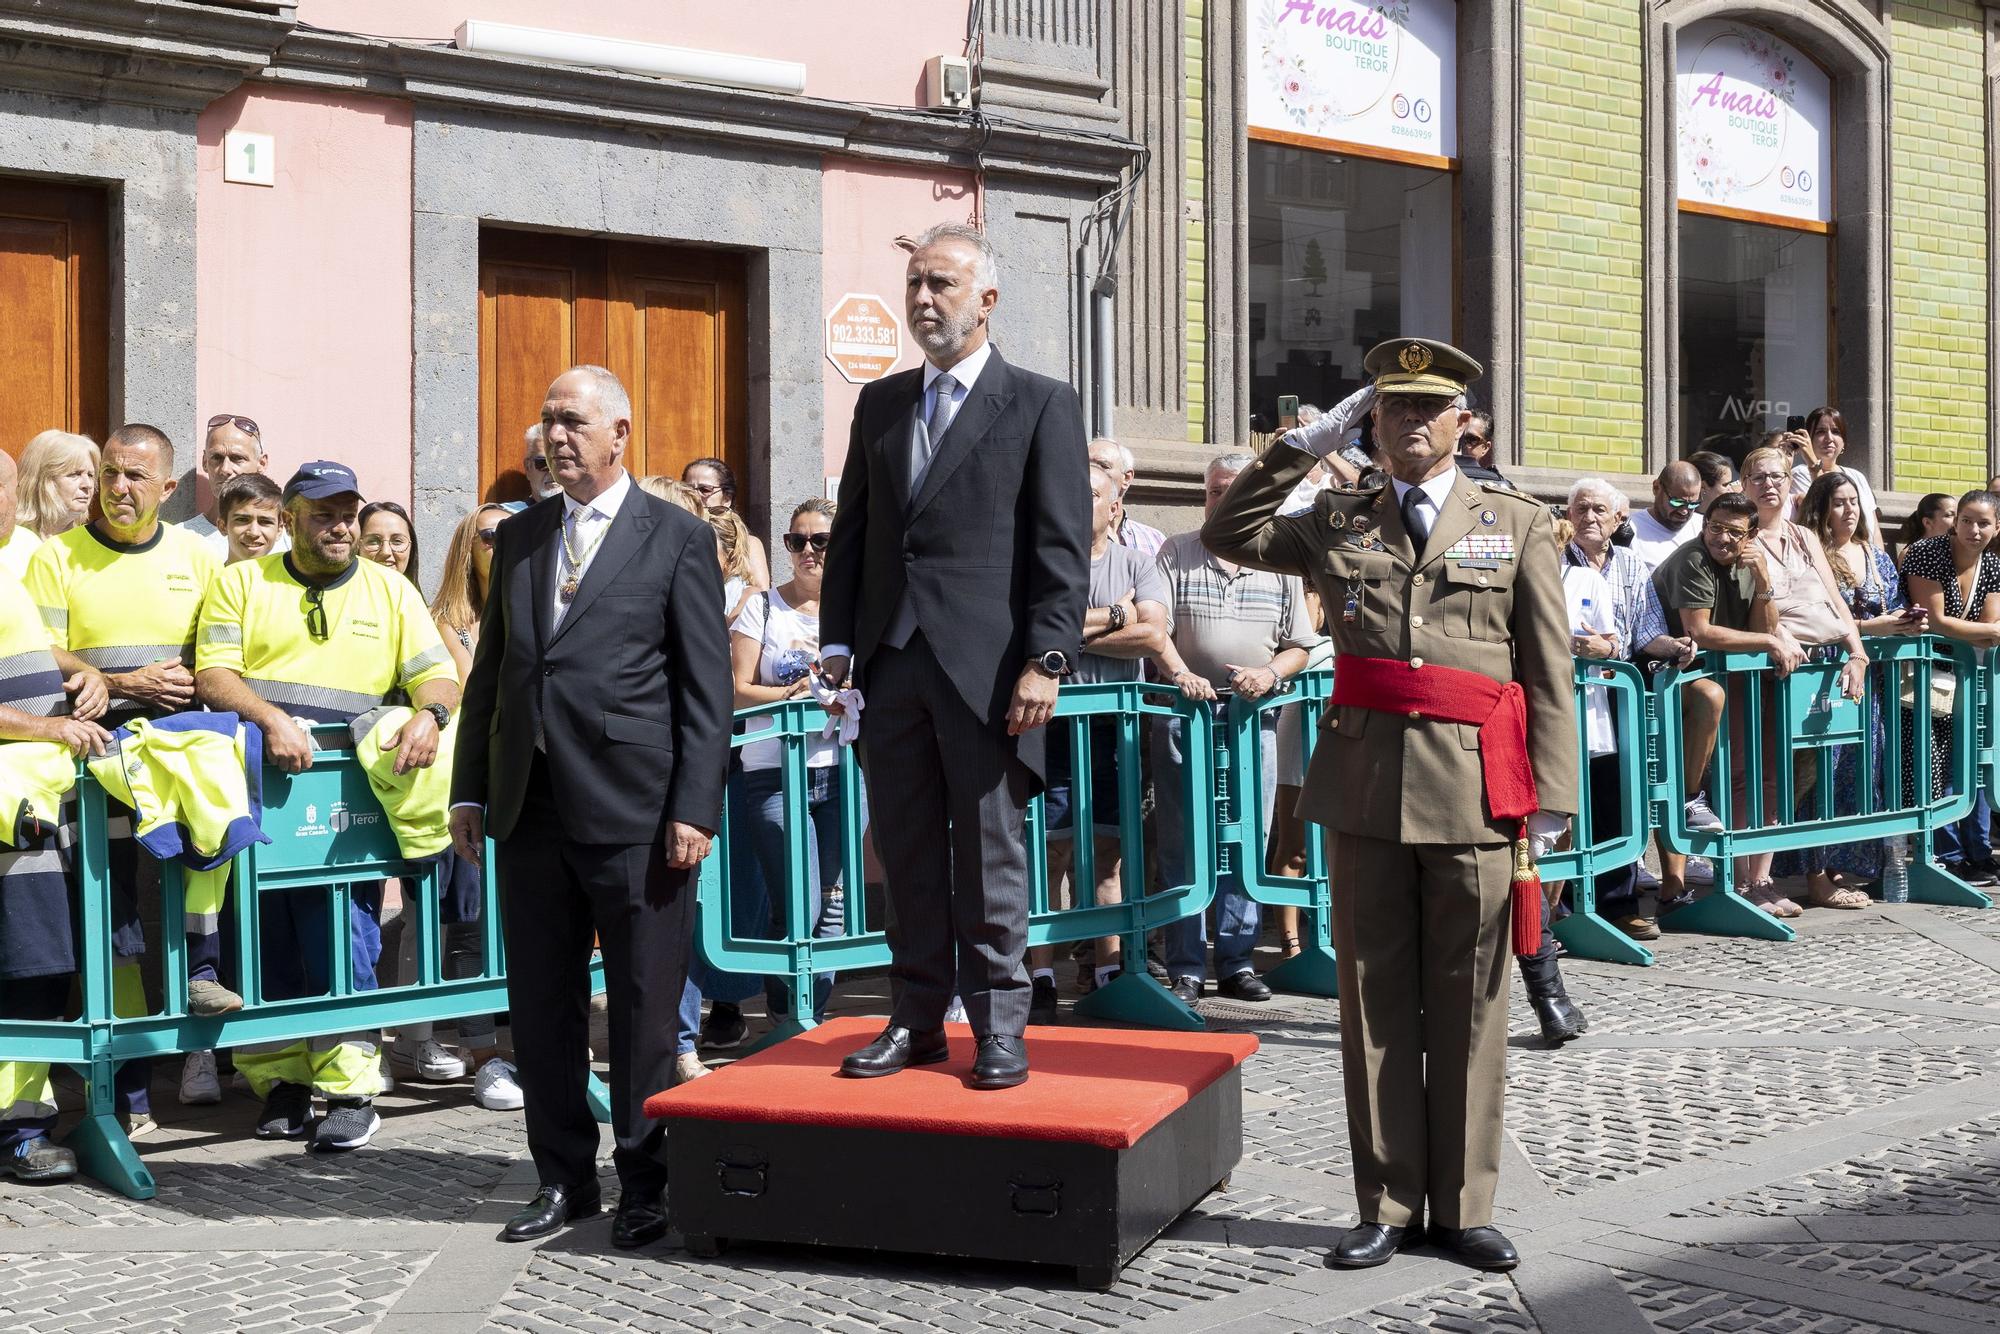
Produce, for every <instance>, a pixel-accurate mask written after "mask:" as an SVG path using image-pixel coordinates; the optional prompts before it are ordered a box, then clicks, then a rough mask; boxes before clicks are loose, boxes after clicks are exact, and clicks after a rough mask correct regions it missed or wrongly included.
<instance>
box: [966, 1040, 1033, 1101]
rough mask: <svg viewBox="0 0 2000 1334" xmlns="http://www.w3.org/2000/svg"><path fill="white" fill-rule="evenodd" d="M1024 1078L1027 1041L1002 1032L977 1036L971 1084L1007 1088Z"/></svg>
mask: <svg viewBox="0 0 2000 1334" xmlns="http://www.w3.org/2000/svg"><path fill="white" fill-rule="evenodd" d="M1027 1078H1028V1044H1027V1043H1026V1042H1024V1041H1022V1040H1021V1039H1020V1038H1014V1037H1008V1036H1006V1035H1005V1034H1003V1033H987V1034H985V1035H984V1036H982V1037H981V1038H980V1039H979V1055H978V1056H977V1057H976V1058H974V1060H973V1062H972V1087H974V1088H976V1089H1010V1088H1013V1087H1014V1086H1015V1085H1016V1084H1021V1083H1025V1082H1027Z"/></svg>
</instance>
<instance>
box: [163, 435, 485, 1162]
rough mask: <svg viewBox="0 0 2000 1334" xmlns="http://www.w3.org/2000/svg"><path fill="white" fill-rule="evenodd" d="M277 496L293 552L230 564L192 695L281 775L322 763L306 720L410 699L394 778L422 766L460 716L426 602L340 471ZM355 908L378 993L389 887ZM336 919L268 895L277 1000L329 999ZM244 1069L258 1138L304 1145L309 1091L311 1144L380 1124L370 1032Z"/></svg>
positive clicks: (367, 981)
mask: <svg viewBox="0 0 2000 1334" xmlns="http://www.w3.org/2000/svg"><path fill="white" fill-rule="evenodd" d="M283 499H284V506H285V529H286V532H287V533H288V534H289V535H290V537H291V542H292V548H291V550H290V551H288V552H285V553H283V554H280V555H270V556H265V557H262V558H261V559H258V560H246V561H239V562H237V563H236V564H234V565H231V566H229V567H228V568H227V569H225V570H224V571H223V572H222V573H221V574H220V575H219V576H218V577H217V578H216V581H215V586H214V589H213V590H212V591H211V593H210V594H209V598H208V602H207V605H206V606H204V607H203V609H202V615H201V632H200V644H199V647H198V649H197V652H196V655H195V689H196V693H197V695H198V696H199V698H200V699H201V702H202V703H204V704H206V705H208V706H209V707H210V708H212V709H225V710H228V711H229V712H231V713H235V714H238V715H240V716H242V717H244V718H248V719H249V720H250V721H251V722H254V723H256V724H257V726H258V727H260V728H261V729H263V733H264V755H265V757H266V759H267V760H268V761H269V762H270V763H272V764H275V765H276V766H277V767H278V768H280V769H282V770H284V771H285V772H287V773H297V772H299V771H300V770H302V769H305V768H308V767H309V766H310V765H311V764H312V758H313V745H312V738H311V736H310V735H308V733H307V730H306V729H307V727H308V726H311V725H315V724H324V723H339V724H343V725H345V724H347V723H350V722H352V721H353V720H354V719H355V718H356V717H358V716H360V715H361V714H364V713H366V712H368V711H369V710H370V709H374V708H378V707H380V706H381V705H383V704H387V703H390V702H392V697H398V698H399V697H401V696H407V697H408V699H409V701H410V703H411V704H413V705H414V706H415V708H416V714H415V716H414V717H412V719H411V720H410V721H409V722H408V723H406V724H405V725H404V727H403V730H402V731H401V733H399V734H398V737H397V742H398V748H397V754H396V772H397V773H406V772H408V771H409V770H411V769H421V768H428V767H429V766H430V765H431V764H432V762H433V761H435V760H437V759H438V758H439V747H438V735H439V733H440V732H441V731H443V729H444V728H445V727H446V726H447V725H448V724H449V723H450V722H451V715H452V713H453V712H454V711H455V710H456V709H457V708H458V673H457V670H456V669H455V668H454V667H453V665H452V661H451V655H450V654H449V653H447V652H446V651H445V647H444V641H443V640H442V639H440V638H439V637H438V631H437V625H436V624H435V623H434V622H433V621H432V620H431V616H430V611H429V609H428V608H426V607H425V606H424V600H423V596H422V594H420V593H418V592H417V588H416V585H414V584H412V583H411V582H410V581H409V580H407V579H405V578H403V577H402V576H401V575H399V574H397V573H395V572H394V571H392V570H390V569H388V568H387V567H385V566H381V565H377V564H376V563H375V562H373V561H366V560H359V559H357V558H356V554H355V541H356V538H357V536H358V534H359V532H360V517H359V516H360V510H361V494H360V486H359V484H358V483H357V482H356V481H355V479H354V473H353V472H352V471H351V470H350V469H348V468H347V467H346V466H345V465H343V464H339V463H331V462H326V461H319V462H313V463H308V464H306V465H305V466H304V467H303V468H300V469H299V471H298V472H297V473H296V474H294V475H293V477H292V480H291V481H290V482H288V483H286V485H285V490H284V497H283ZM447 762H448V757H447ZM349 904H350V907H349V917H348V941H349V945H350V953H351V957H352V959H353V963H354V987H355V989H356V990H357V991H372V990H374V988H375V964H376V961H377V959H378V958H379V956H380V954H381V948H382V931H381V923H380V917H381V911H382V891H381V886H380V884H379V883H378V884H374V885H355V886H354V887H353V891H352V893H351V894H350V895H349ZM327 915H328V914H327V903H326V898H325V897H324V896H322V895H320V894H317V893H296V894H272V895H269V896H267V897H266V898H265V900H264V903H263V912H262V915H261V921H262V933H263V939H262V941H261V946H262V953H261V955H260V957H261V958H262V960H263V964H264V981H265V987H264V995H265V998H266V999H267V1000H286V999H290V998H292V997H295V996H316V995H319V994H321V993H322V992H324V991H325V990H326V989H327V977H326V972H327V954H328V949H327V935H328V932H329V930H330V929H331V924H330V923H329V922H328V920H327ZM236 1068H237V1069H238V1070H240V1071H242V1072H243V1074H244V1075H245V1076H246V1077H247V1078H248V1079H249V1080H250V1087H251V1089H252V1090H253V1091H254V1092H256V1093H257V1095H258V1096H259V1097H262V1098H263V1099H264V1114H263V1116H262V1117H260V1118H259V1121H258V1124H257V1130H256V1134H257V1136H258V1138H260V1139H301V1138H303V1137H304V1136H305V1134H306V1126H307V1122H308V1120H309V1119H310V1114H311V1110H312V1096H313V1093H314V1092H315V1091H317V1092H318V1093H319V1094H320V1095H321V1096H323V1097H324V1098H325V1099H326V1102H327V1113H326V1116H325V1117H324V1118H322V1119H321V1120H320V1122H319V1124H318V1125H317V1127H315V1128H314V1130H313V1139H312V1147H313V1148H314V1149H316V1150H320V1151H322V1152H338V1151H343V1150H347V1149H358V1148H360V1147H361V1146H362V1145H364V1144H366V1143H367V1142H368V1141H369V1140H370V1139H372V1138H373V1137H374V1134H375V1131H376V1130H377V1129H378V1128H379V1127H380V1126H381V1118H380V1116H378V1115H377V1114H376V1112H375V1110H374V1106H373V1103H374V1098H375V1095H376V1094H377V1093H379V1092H381V1089H382V1075H381V1069H380V1066H379V1065H378V1063H377V1060H376V1051H375V1040H374V1037H373V1035H371V1034H364V1033H343V1034H332V1035H326V1036H321V1037H316V1038H313V1039H311V1040H309V1041H300V1042H291V1043H269V1044H262V1045H260V1046H255V1047H248V1048H239V1049H238V1050H237V1056H236Z"/></svg>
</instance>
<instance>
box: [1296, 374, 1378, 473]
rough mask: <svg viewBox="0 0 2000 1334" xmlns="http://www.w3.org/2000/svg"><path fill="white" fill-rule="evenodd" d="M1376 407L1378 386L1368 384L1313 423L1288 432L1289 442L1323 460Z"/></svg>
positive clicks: (1338, 446) (1322, 414)
mask: <svg viewBox="0 0 2000 1334" xmlns="http://www.w3.org/2000/svg"><path fill="white" fill-rule="evenodd" d="M1374 406H1375V386H1374V385H1372V384H1365V385H1363V386H1361V388H1359V389H1357V390H1356V391H1354V392H1353V393H1351V394H1349V395H1348V396H1347V397H1346V398H1343V399H1341V400H1340V402H1338V403H1336V404H1334V405H1333V407H1332V408H1331V409H1329V410H1328V411H1326V412H1323V413H1321V414H1320V418H1319V420H1318V421H1316V422H1314V423H1313V424H1312V425H1311V426H1298V427H1294V428H1293V429H1291V430H1289V431H1287V432H1285V442H1286V443H1287V444H1289V445H1291V446H1292V447H1293V448H1294V449H1303V450H1304V451H1305V452H1306V453H1308V454H1310V455H1312V456H1313V457H1314V458H1316V459H1323V458H1325V457H1326V456H1327V455H1328V454H1331V453H1333V451H1334V450H1336V449H1339V448H1340V440H1341V437H1342V436H1344V435H1346V434H1347V433H1348V432H1349V431H1351V430H1353V429H1354V427H1355V424H1356V423H1358V422H1359V421H1360V420H1361V418H1362V417H1363V416H1365V415H1366V414H1367V412H1368V409H1370V408H1372V407H1374Z"/></svg>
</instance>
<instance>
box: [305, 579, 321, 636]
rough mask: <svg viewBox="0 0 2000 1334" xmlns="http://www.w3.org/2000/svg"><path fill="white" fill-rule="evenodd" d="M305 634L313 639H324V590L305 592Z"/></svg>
mask: <svg viewBox="0 0 2000 1334" xmlns="http://www.w3.org/2000/svg"><path fill="white" fill-rule="evenodd" d="M306 633H307V634H309V635H311V636H312V637H313V638H314V639H325V638H326V590H324V589H320V588H308V589H307V590H306Z"/></svg>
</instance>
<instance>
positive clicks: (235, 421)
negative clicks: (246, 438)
mask: <svg viewBox="0 0 2000 1334" xmlns="http://www.w3.org/2000/svg"><path fill="white" fill-rule="evenodd" d="M224 424H227V425H230V426H234V427H235V428H236V429H237V430H239V431H242V432H244V433H245V434H248V435H254V436H256V437H258V438H259V439H262V438H263V435H264V433H263V432H262V431H260V430H258V429H257V423H256V422H253V421H251V420H250V419H249V418H248V417H235V416H231V415H230V414H229V413H227V412H224V413H219V414H217V415H216V416H213V417H210V418H209V419H208V429H209V430H211V431H213V430H214V429H215V428H216V427H218V426H222V425H224Z"/></svg>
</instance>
